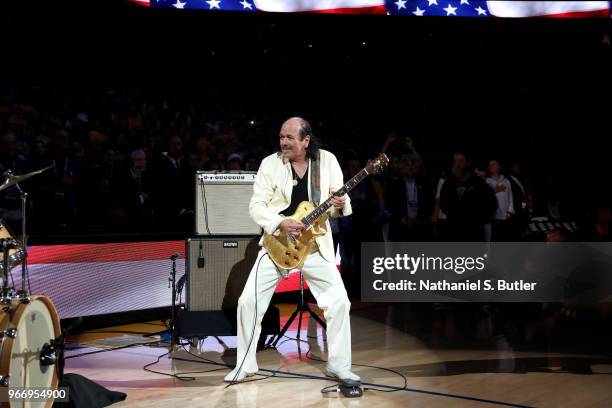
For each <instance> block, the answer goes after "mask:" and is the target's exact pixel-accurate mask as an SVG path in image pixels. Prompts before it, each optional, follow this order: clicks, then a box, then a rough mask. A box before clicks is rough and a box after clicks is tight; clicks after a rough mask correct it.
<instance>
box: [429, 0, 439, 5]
mask: <svg viewBox="0 0 612 408" xmlns="http://www.w3.org/2000/svg"><path fill="white" fill-rule="evenodd" d="M427 1H428V2H429V5H430V6H431V5H432V4H435V5H436V6H437V5H438V0H427Z"/></svg>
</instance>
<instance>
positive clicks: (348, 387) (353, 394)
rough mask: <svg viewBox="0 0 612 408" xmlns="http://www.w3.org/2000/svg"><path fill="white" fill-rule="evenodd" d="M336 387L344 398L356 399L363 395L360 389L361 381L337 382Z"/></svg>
mask: <svg viewBox="0 0 612 408" xmlns="http://www.w3.org/2000/svg"><path fill="white" fill-rule="evenodd" d="M338 387H339V388H340V392H341V393H342V395H344V396H345V397H346V398H357V397H361V396H362V395H363V388H361V381H353V380H339V382H338Z"/></svg>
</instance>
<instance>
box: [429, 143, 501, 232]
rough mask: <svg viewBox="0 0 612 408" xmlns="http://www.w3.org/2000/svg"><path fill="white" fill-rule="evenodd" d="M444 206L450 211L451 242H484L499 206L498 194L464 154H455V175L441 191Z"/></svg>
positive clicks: (453, 168)
mask: <svg viewBox="0 0 612 408" xmlns="http://www.w3.org/2000/svg"><path fill="white" fill-rule="evenodd" d="M440 209H441V210H442V211H443V212H444V213H445V214H446V217H447V227H448V238H449V241H457V242H470V241H471V242H484V240H485V224H487V223H489V222H491V218H492V217H493V213H494V211H495V210H496V209H497V199H496V198H495V193H494V192H493V190H492V189H491V188H490V187H489V186H488V185H487V183H486V182H485V181H484V180H483V179H482V178H481V177H479V176H477V175H475V174H474V172H473V171H471V170H470V162H469V160H468V158H467V156H466V155H465V154H464V153H461V152H457V153H455V154H453V167H452V174H451V175H450V176H448V177H447V178H446V180H445V181H444V185H443V186H442V190H441V191H440Z"/></svg>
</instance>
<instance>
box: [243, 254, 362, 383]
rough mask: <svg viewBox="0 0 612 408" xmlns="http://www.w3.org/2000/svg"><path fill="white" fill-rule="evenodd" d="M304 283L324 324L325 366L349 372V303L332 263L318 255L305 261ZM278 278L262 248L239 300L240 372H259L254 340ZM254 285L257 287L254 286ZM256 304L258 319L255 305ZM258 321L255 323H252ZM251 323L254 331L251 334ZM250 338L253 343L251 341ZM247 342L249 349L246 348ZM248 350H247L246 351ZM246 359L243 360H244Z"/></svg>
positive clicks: (303, 270) (256, 338) (274, 267)
mask: <svg viewBox="0 0 612 408" xmlns="http://www.w3.org/2000/svg"><path fill="white" fill-rule="evenodd" d="M302 274H303V275H304V280H306V282H307V283H308V287H309V288H310V291H311V293H312V294H313V296H314V297H315V299H316V300H317V304H318V306H319V308H320V309H321V310H323V315H324V316H325V320H326V323H327V349H328V362H327V366H328V367H329V368H330V369H332V370H334V371H336V372H338V371H344V370H350V369H351V322H350V318H349V310H350V308H351V303H350V301H349V299H348V296H347V294H346V289H345V288H344V284H343V283H342V279H341V278H340V273H339V272H338V268H337V267H336V265H335V264H334V263H333V262H329V261H327V260H325V259H324V258H323V257H321V255H320V254H319V252H318V251H317V252H315V253H312V254H310V255H308V258H306V262H305V263H304V267H303V268H302ZM280 279H281V275H280V272H279V271H278V270H277V268H276V265H275V264H274V262H272V260H271V259H270V257H269V256H268V253H267V251H266V250H265V249H264V248H262V249H261V250H260V251H259V254H258V255H257V260H256V261H255V263H254V264H253V268H252V269H251V272H250V274H249V278H248V279H247V282H246V284H245V286H244V289H243V291H242V294H241V295H240V298H239V299H238V351H237V355H236V364H237V366H240V364H241V363H242V361H243V359H244V364H243V365H242V370H243V371H246V372H248V373H255V372H257V371H258V370H259V367H258V366H257V361H256V359H255V352H256V351H257V340H258V339H259V334H260V332H261V320H262V319H263V316H264V314H265V312H266V310H267V309H268V305H269V304H270V300H271V299H272V295H273V294H274V289H275V288H276V285H277V284H278V282H279V280H280ZM255 282H257V284H255ZM256 301H257V316H256V315H255V302H256ZM255 319H257V321H255ZM253 324H255V330H254V331H253ZM251 339H252V340H251ZM249 343H250V346H249ZM247 347H248V350H247ZM245 356H246V357H245Z"/></svg>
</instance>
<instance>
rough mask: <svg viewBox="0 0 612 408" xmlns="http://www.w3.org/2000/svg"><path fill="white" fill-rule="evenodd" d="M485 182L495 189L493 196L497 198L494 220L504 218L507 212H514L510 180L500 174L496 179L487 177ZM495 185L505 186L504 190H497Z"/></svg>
mask: <svg viewBox="0 0 612 408" xmlns="http://www.w3.org/2000/svg"><path fill="white" fill-rule="evenodd" d="M487 184H488V185H489V187H491V188H492V189H493V191H495V197H496V198H497V210H496V211H495V215H494V217H493V218H495V219H496V220H505V219H506V218H507V215H508V213H510V214H514V204H513V200H512V187H511V185H510V180H508V179H506V178H505V177H504V176H503V175H501V174H500V175H499V178H498V179H494V178H492V177H487ZM497 187H505V190H503V191H497Z"/></svg>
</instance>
